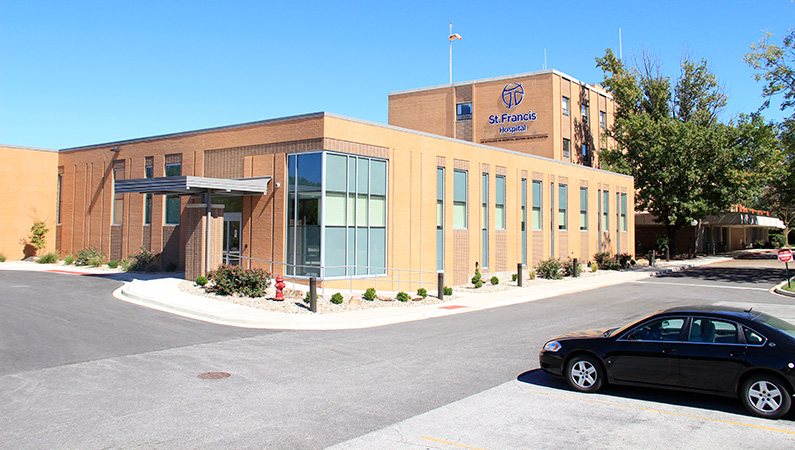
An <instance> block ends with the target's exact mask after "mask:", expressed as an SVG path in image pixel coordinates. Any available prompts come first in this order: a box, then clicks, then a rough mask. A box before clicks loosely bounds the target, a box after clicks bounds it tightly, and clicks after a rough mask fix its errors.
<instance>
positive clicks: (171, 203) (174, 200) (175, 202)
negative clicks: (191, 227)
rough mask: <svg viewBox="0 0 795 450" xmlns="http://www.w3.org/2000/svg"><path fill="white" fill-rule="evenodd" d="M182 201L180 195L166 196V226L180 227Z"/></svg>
mask: <svg viewBox="0 0 795 450" xmlns="http://www.w3.org/2000/svg"><path fill="white" fill-rule="evenodd" d="M179 212H180V201H179V196H178V195H166V214H165V224H166V225H179Z"/></svg>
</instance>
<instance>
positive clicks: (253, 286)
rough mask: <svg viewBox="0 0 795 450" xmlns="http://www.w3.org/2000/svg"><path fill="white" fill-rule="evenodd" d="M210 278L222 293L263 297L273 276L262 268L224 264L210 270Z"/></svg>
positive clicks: (216, 288)
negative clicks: (246, 267)
mask: <svg viewBox="0 0 795 450" xmlns="http://www.w3.org/2000/svg"><path fill="white" fill-rule="evenodd" d="M209 279H210V280H212V281H213V283H214V284H215V290H216V291H217V292H218V293H219V294H221V295H232V294H240V295H245V296H248V297H262V296H263V295H264V294H265V289H267V288H268V285H269V284H270V279H271V276H270V274H269V273H268V272H266V271H264V270H262V269H244V268H242V267H240V266H228V265H225V264H224V265H221V266H220V267H218V268H217V269H215V270H213V271H212V272H210V274H209Z"/></svg>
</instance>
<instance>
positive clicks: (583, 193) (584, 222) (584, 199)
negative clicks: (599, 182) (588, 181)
mask: <svg viewBox="0 0 795 450" xmlns="http://www.w3.org/2000/svg"><path fill="white" fill-rule="evenodd" d="M580 230H582V231H586V230H588V188H587V187H581V188H580Z"/></svg>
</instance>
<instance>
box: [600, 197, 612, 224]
mask: <svg viewBox="0 0 795 450" xmlns="http://www.w3.org/2000/svg"><path fill="white" fill-rule="evenodd" d="M602 199H603V200H602V231H607V230H609V229H610V215H609V213H610V192H608V191H602Z"/></svg>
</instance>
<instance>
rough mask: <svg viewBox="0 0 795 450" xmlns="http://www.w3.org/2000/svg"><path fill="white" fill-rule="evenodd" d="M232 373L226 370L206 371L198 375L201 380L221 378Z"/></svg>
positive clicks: (227, 376)
mask: <svg viewBox="0 0 795 450" xmlns="http://www.w3.org/2000/svg"><path fill="white" fill-rule="evenodd" d="M231 376H232V374H230V373H228V372H206V373H200V374H199V375H198V377H199V378H201V379H202V380H220V379H221V378H229V377H231Z"/></svg>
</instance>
